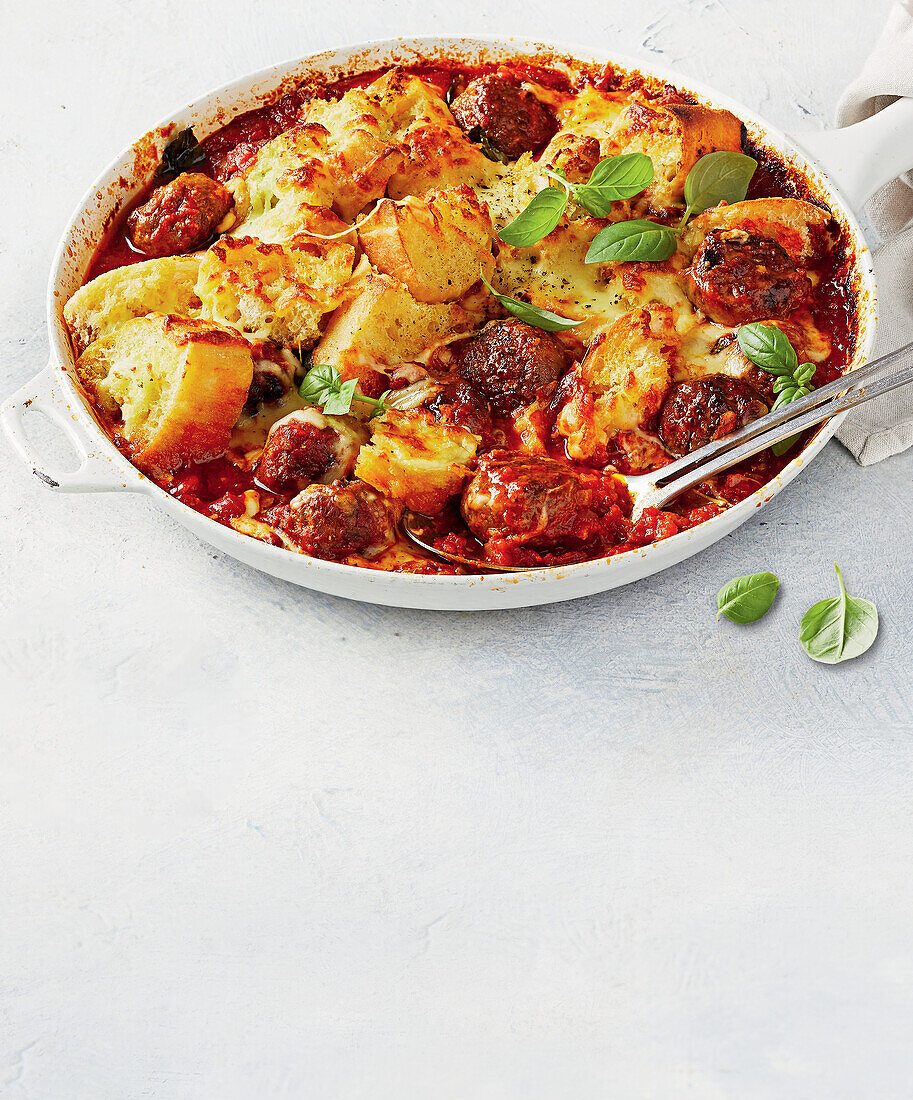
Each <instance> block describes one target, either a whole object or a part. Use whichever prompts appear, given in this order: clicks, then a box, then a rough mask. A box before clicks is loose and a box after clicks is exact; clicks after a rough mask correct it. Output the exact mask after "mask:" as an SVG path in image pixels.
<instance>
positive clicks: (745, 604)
mask: <svg viewBox="0 0 913 1100" xmlns="http://www.w3.org/2000/svg"><path fill="white" fill-rule="evenodd" d="M779 588H780V582H779V580H778V579H777V578H776V577H775V576H774V574H773V573H749V574H748V575H746V576H744V577H735V578H734V579H733V580H731V581H729V583H728V584H724V585H723V587H722V588H721V589H720V590H719V592H717V594H716V607H717V614H716V617H717V618H719V617H720V615H725V616H726V618H727V619H729V620H730V621H731V622H734V623H740V624H744V623H755V622H757V621H758V619H760V618H762V617H763V616H764V615H766V614H767V612H768V611H769V610H770V607H771V604H772V603H773V602H774V599H775V598H776V595H777V592H778V591H779Z"/></svg>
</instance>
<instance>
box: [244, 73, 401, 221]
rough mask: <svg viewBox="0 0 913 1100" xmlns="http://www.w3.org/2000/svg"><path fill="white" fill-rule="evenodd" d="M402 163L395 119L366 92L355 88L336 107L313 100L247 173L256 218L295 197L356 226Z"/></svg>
mask: <svg viewBox="0 0 913 1100" xmlns="http://www.w3.org/2000/svg"><path fill="white" fill-rule="evenodd" d="M402 163H403V152H402V150H401V149H400V147H399V145H398V144H397V142H396V141H395V139H394V137H393V134H392V127H391V123H390V119H389V118H388V117H387V115H386V113H385V112H384V111H383V110H382V109H381V108H380V107H379V106H378V104H377V103H376V102H374V101H373V100H372V99H371V98H370V97H369V96H367V95H365V93H364V92H363V91H361V90H360V89H357V88H356V89H353V90H351V91H349V92H346V93H345V95H343V96H342V97H341V98H340V99H338V100H336V101H334V102H331V101H328V100H322V99H314V100H312V101H311V102H310V103H309V104H308V106H307V109H306V111H305V114H304V117H303V119H302V121H301V122H299V123H297V124H296V125H295V126H293V127H292V128H291V129H289V130H286V131H285V132H284V133H282V134H279V135H278V137H275V138H273V140H272V141H270V142H267V144H266V145H264V146H263V148H262V149H260V150H259V152H258V154H257V157H256V160H255V161H254V163H253V164H252V165H251V167H250V169H249V170H248V172H247V174H246V179H247V187H248V191H249V194H250V211H251V216H252V217H257V216H259V215H260V214H262V213H263V212H264V211H266V210H269V209H270V208H271V207H272V206H274V205H275V203H276V202H277V201H278V200H279V199H280V198H282V197H283V196H291V197H294V198H295V199H297V201H299V202H303V203H308V204H310V205H312V206H331V207H332V208H333V210H335V211H336V213H337V214H339V216H340V217H341V218H344V219H345V220H346V221H351V220H352V219H353V218H354V217H355V215H356V214H357V213H358V212H359V211H360V210H361V209H362V208H363V207H364V206H366V205H367V204H368V203H369V202H372V201H373V200H375V199H379V198H380V197H381V196H382V195H383V193H384V189H385V188H386V186H387V181H388V180H389V179H390V176H391V175H392V173H393V172H394V171H395V170H396V169H397V168H398V167H399V166H400V165H401V164H402Z"/></svg>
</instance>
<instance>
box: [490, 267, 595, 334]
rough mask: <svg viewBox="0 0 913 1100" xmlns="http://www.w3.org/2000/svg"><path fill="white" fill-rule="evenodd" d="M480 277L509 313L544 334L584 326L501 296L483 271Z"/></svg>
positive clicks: (545, 310)
mask: <svg viewBox="0 0 913 1100" xmlns="http://www.w3.org/2000/svg"><path fill="white" fill-rule="evenodd" d="M479 277H480V278H481V280H482V282H483V283H484V284H485V286H487V287H488V289H489V290H490V291H491V293H492V294H493V295H494V296H495V297H496V298H497V299H498V301H499V302H500V303H501V305H502V306H504V308H505V309H506V310H507V312H508V313H512V314H513V315H514V317H516V318H518V319H519V320H521V321H523V322H524V323H525V324H527V325H532V326H533V328H541V329H542V331H543V332H565V331H566V330H567V329H569V328H576V327H577V326H578V325H582V324H583V321H572V320H570V318H568V317H561V316H559V314H557V313H552V312H551V311H550V310H547V309H539V307H538V306H533V305H530V303H529V302H521V301H520V299H519V298H511V297H510V295H508V294H499V293H498V292H497V291H496V290H495V288H494V287H493V286H492V285H491V283H490V282H489V281H488V280H487V279H486V278H485V275H484V274H483V273H482V272H481V271H480V272H479Z"/></svg>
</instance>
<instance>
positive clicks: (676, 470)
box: [400, 343, 913, 573]
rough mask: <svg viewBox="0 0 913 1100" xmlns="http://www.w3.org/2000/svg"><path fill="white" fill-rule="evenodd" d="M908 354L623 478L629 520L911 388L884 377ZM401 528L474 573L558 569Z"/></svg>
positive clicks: (414, 522) (887, 358) (902, 374)
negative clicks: (508, 560) (504, 561)
mask: <svg viewBox="0 0 913 1100" xmlns="http://www.w3.org/2000/svg"><path fill="white" fill-rule="evenodd" d="M910 352H913V343H909V344H905V345H904V346H903V347H901V348H898V349H897V350H896V351H892V352H890V354H888V355H882V356H881V358H880V359H875V360H873V361H872V362H871V363H867V364H866V365H865V366H864V367H860V368H859V369H858V370H855V371H853V372H852V374H850V375H846V376H843V375H841V377H840V378H836V379H835V380H834V381H833V382H829V383H828V384H827V385H826V386H822V387H821V388H820V389H817V390H812V392H811V393H810V394H808V395H807V396H806V397H802V398H800V399H799V400H798V401H793V402H791V403H790V404H789V405H783V406H782V407H781V408H779V409H775V410H774V411H773V412H770V413H767V415H766V416H762V417H759V419H757V420H753V421H752V422H751V423H750V424H748V425H746V426H745V427H744V428H740V429H739V430H738V431H737V432H733V433H732V434H731V435H726V436H723V438H722V439H717V440H714V441H713V442H712V443H707V444H706V445H705V446H703V447H699V448H698V449H697V450H696V451H692V452H691V453H690V454H687V455H683V456H682V457H681V458H677V459H675V461H674V462H670V463H669V464H668V465H666V466H662V467H660V469H658V470H654V471H653V473H649V474H632V475H630V476H626V477H625V479H624V480H625V484H626V485H627V487H628V491H629V492H630V494H631V496H632V497H633V498H634V508H633V511H632V513H631V519H632V520H635V521H636V520H637V519H638V518H639V517H640V516H641V515H642V514H643V512H644V509H645V508H662V507H663V506H664V505H666V504H669V503H671V501H673V500H675V499H676V498H677V497H679V496H681V494H682V493H685V492H687V491H688V490H689V489H694V488H696V487H697V486H698V485H700V484H701V482H703V481H706V480H707V478H708V477H713V476H714V475H715V474H720V473H722V472H723V471H724V470H728V469H730V467H732V466H735V465H737V464H738V463H739V462H744V461H745V459H747V458H752V457H753V456H754V455H756V454H758V452H759V451H763V450H765V449H766V448H767V447H770V446H772V445H773V444H774V443H779V442H781V440H784V439H788V438H789V437H790V436H791V435H799V434H801V433H802V432H804V431H805V430H806V429H807V428H811V427H813V426H814V425H815V424H820V423H821V421H822V420H828V419H830V417H832V416H835V415H836V414H837V413H841V412H845V411H846V410H847V409H852V408H854V407H855V406H856V405H862V404H864V403H865V402H866V401H873V400H874V399H875V398H876V397H881V396H882V394H885V393H890V391H891V390H896V389H897V388H898V387H900V386H905V385H908V384H910V383H911V382H913V364H909V365H907V366H905V367H901V368H900V369H899V370H897V371H894V372H893V373H891V374H885V372H886V371H887V370H888V368H889V367H892V366H893V365H894V364H895V363H896V362H897V361H898V360H900V359H903V358H904V357H905V356H907V355H909V354H910ZM881 376H884V377H881ZM400 523H401V526H402V530H403V533H404V534H405V535H406V536H407V537H408V538H409V539H411V541H412V542H414V543H415V545H416V546H420V547H421V548H422V549H423V550H425V551H427V552H428V553H429V554H432V555H433V556H434V557H437V558H443V559H444V560H445V561H449V562H453V563H454V564H455V565H468V566H470V567H471V568H473V569H487V570H491V571H492V572H494V573H527V572H529V570H530V569H557V568H561V566H560V565H545V566H530V565H495V564H494V563H493V562H486V561H485V559H484V558H475V557H470V556H468V555H467V556H464V555H461V554H453V553H450V552H449V551H445V550H438V549H436V548H435V547H434V546H433V545H432V544H431V541H430V539H429V536H428V527H429V521H428V520H427V519H426V518H424V517H422V516H420V515H418V514H417V513H415V512H410V511H408V510H407V511H405V512H404V513H403V516H402V519H401V521H400Z"/></svg>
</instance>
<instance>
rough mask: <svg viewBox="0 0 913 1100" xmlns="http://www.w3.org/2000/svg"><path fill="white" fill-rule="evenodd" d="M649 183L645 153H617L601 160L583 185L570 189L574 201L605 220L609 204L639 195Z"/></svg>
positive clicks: (649, 164)
mask: <svg viewBox="0 0 913 1100" xmlns="http://www.w3.org/2000/svg"><path fill="white" fill-rule="evenodd" d="M652 182H653V161H652V160H650V158H649V157H648V156H647V155H646V153H620V154H619V155H618V156H615V157H606V158H605V159H604V160H601V161H600V162H599V163H598V164H597V165H596V167H595V168H594V169H593V172H592V174H591V175H590V178H589V179H588V180H587V182H586V183H582V184H578V185H577V186H576V187H574V198H575V199H576V200H577V202H579V203H580V205H581V206H582V207H584V208H585V209H586V210H589V212H590V213H591V214H594V215H595V216H596V217H597V218H607V217H608V216H609V215H610V214H611V212H612V203H613V202H617V201H618V200H619V199H631V198H633V197H634V196H635V195H639V194H640V192H641V191H643V189H644V188H645V187H649V185H650V184H651V183H652Z"/></svg>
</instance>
